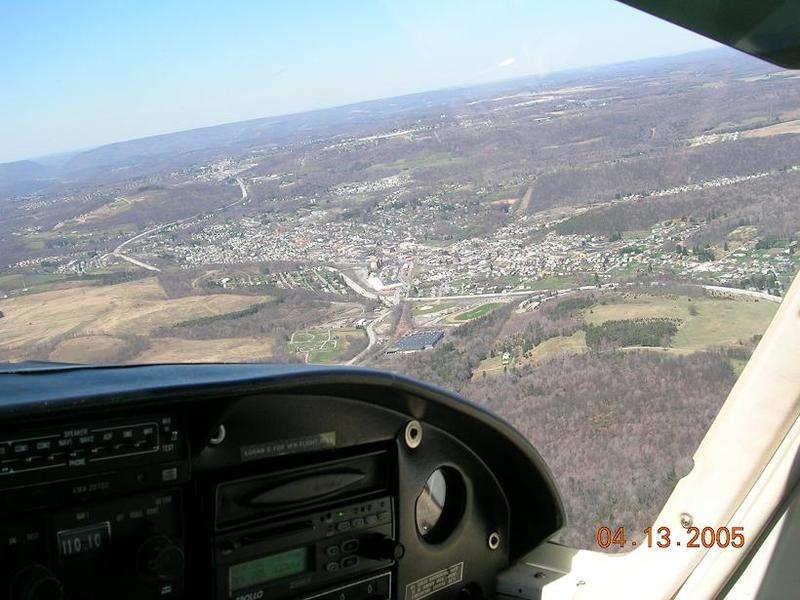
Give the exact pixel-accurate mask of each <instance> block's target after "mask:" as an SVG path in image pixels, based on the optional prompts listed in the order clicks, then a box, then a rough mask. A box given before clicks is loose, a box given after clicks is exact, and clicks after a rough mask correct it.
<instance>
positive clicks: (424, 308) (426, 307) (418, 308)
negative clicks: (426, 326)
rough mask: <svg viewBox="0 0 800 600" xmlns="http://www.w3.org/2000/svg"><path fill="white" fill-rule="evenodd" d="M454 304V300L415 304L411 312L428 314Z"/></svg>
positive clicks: (420, 314)
mask: <svg viewBox="0 0 800 600" xmlns="http://www.w3.org/2000/svg"><path fill="white" fill-rule="evenodd" d="M455 305H456V303H455V302H435V303H433V304H422V305H415V306H414V310H413V313H414V315H415V316H422V315H430V314H433V313H437V312H439V311H442V310H447V309H448V308H452V307H453V306H455Z"/></svg>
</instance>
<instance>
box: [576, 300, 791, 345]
mask: <svg viewBox="0 0 800 600" xmlns="http://www.w3.org/2000/svg"><path fill="white" fill-rule="evenodd" d="M690 306H694V310H696V312H697V314H694V315H693V314H691V313H690V312H689V310H690V308H689V307H690ZM776 310H777V305H776V304H774V303H772V302H757V301H753V300H739V299H737V300H731V299H728V298H694V299H692V300H691V301H689V300H688V299H687V298H686V297H684V296H651V295H639V296H638V297H628V298H626V299H625V300H624V301H623V302H619V303H613V304H605V305H602V304H601V305H596V306H593V307H592V308H591V309H587V310H585V311H584V313H583V318H584V320H585V321H586V322H587V323H591V324H593V325H599V324H600V323H603V322H605V321H618V320H623V319H647V318H673V319H680V320H681V325H680V326H679V328H678V333H677V334H676V335H675V337H674V339H673V341H672V345H671V347H672V348H673V349H674V350H675V351H678V352H682V353H689V352H696V351H698V350H703V349H705V348H711V347H714V346H724V345H730V344H735V343H737V342H738V341H739V340H745V339H749V338H751V337H753V336H754V335H758V334H762V333H764V331H765V330H766V328H767V325H769V322H770V321H771V320H772V317H773V315H774V314H775V311H776Z"/></svg>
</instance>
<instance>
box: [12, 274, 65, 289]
mask: <svg viewBox="0 0 800 600" xmlns="http://www.w3.org/2000/svg"><path fill="white" fill-rule="evenodd" d="M63 279H65V277H64V276H63V275H51V274H49V273H34V274H30V275H22V274H20V273H11V274H9V275H0V291H3V292H10V291H12V290H22V289H25V288H34V287H39V286H44V285H46V284H50V283H55V282H56V281H61V280H63ZM37 291H44V290H37Z"/></svg>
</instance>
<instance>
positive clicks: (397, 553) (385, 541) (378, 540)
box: [359, 534, 406, 560]
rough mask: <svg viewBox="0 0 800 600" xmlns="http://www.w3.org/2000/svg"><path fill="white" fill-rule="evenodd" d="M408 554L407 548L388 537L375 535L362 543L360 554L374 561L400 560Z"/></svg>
mask: <svg viewBox="0 0 800 600" xmlns="http://www.w3.org/2000/svg"><path fill="white" fill-rule="evenodd" d="M405 553H406V548H405V546H403V544H401V543H400V542H398V541H395V540H393V539H392V538H390V537H389V536H388V535H382V534H375V535H372V536H369V537H367V538H366V539H364V540H363V541H362V542H361V551H360V552H359V554H361V556H364V557H366V558H371V559H373V560H400V559H401V558H403V556H404V555H405Z"/></svg>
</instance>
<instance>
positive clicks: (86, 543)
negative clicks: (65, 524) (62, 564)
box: [58, 521, 111, 558]
mask: <svg viewBox="0 0 800 600" xmlns="http://www.w3.org/2000/svg"><path fill="white" fill-rule="evenodd" d="M110 541H111V526H110V524H109V522H108V521H103V522H102V523H97V524H95V525H89V526H87V527H79V528H77V529H66V530H64V531H59V532H58V554H59V556H60V557H61V558H72V557H73V556H81V555H83V554H87V553H89V552H95V551H97V550H102V549H103V548H105V547H106V546H108V544H109V542H110Z"/></svg>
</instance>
